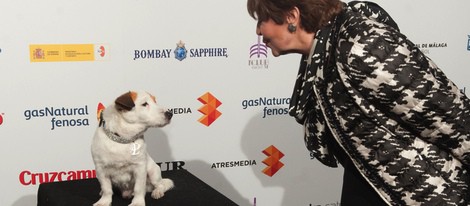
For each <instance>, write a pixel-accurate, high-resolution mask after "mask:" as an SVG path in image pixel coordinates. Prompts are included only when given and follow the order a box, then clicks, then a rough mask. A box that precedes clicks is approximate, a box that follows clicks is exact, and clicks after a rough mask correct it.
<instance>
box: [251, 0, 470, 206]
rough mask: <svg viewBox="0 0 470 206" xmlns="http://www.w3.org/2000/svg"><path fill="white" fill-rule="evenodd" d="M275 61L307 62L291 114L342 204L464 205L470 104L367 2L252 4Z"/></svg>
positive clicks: (260, 0) (262, 0)
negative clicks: (335, 178)
mask: <svg viewBox="0 0 470 206" xmlns="http://www.w3.org/2000/svg"><path fill="white" fill-rule="evenodd" d="M247 7H248V12H249V14H250V15H251V16H252V17H253V18H254V19H257V20H258V25H257V28H256V32H257V34H258V35H262V36H263V41H264V43H266V45H267V46H268V47H270V48H271V50H272V54H273V55H274V56H279V55H284V54H289V53H300V54H302V58H301V62H300V68H299V74H298V76H297V81H296V84H295V88H294V92H293V95H292V99H291V106H290V114H291V115H292V116H294V117H295V119H296V120H297V121H298V122H299V123H300V124H303V125H304V126H305V143H306V146H307V148H308V149H309V150H310V151H311V152H312V154H313V155H314V156H315V157H316V158H317V159H318V160H319V161H321V162H322V163H323V164H325V165H327V166H331V167H336V160H338V161H339V162H340V163H341V164H342V165H343V167H344V169H345V172H344V179H343V191H342V197H341V204H342V205H374V206H375V205H468V204H469V199H470V197H469V196H470V195H469V188H468V185H469V181H470V179H469V173H468V168H469V163H470V101H469V99H468V98H467V97H466V96H465V95H464V94H462V93H461V92H460V90H459V89H458V88H457V87H456V86H455V85H454V83H452V82H451V81H450V80H449V79H448V78H447V77H446V76H445V75H444V74H443V73H442V71H441V70H440V69H439V68H438V67H437V66H436V65H435V64H434V63H433V62H432V61H431V60H430V59H428V58H427V57H426V56H425V55H424V54H423V53H421V52H420V50H419V49H418V48H417V47H416V46H415V45H414V44H413V43H412V42H411V41H409V40H408V39H407V38H406V36H404V35H403V34H401V33H400V32H399V29H398V26H397V25H396V24H395V22H394V21H393V20H392V18H391V17H390V16H389V15H388V14H387V12H385V11H384V10H383V9H382V8H380V7H379V6H378V5H376V4H374V3H370V2H350V3H349V4H344V3H342V2H340V1H338V0H283V1H278V0H248V4H247Z"/></svg>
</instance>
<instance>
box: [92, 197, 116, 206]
mask: <svg viewBox="0 0 470 206" xmlns="http://www.w3.org/2000/svg"><path fill="white" fill-rule="evenodd" d="M111 201H112V199H107V198H101V199H100V200H98V202H96V203H95V204H93V206H111Z"/></svg>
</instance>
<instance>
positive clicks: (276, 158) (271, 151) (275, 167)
mask: <svg viewBox="0 0 470 206" xmlns="http://www.w3.org/2000/svg"><path fill="white" fill-rule="evenodd" d="M263 153H264V154H265V155H266V156H268V157H267V158H266V159H264V160H263V163H264V164H265V165H267V167H266V168H265V169H264V170H263V173H264V174H265V175H268V176H270V177H272V176H273V175H274V174H276V173H277V172H278V171H279V170H280V169H281V168H282V167H283V166H284V163H282V162H281V161H280V159H281V158H282V157H284V154H283V153H282V152H281V151H279V150H278V149H277V148H276V147H275V146H273V145H271V146H269V147H268V148H266V149H265V150H263Z"/></svg>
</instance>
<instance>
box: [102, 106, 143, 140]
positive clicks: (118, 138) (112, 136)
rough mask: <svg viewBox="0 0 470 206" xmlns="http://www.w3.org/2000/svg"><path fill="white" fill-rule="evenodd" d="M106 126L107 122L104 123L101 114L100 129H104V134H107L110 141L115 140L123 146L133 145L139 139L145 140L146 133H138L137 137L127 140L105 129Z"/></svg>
mask: <svg viewBox="0 0 470 206" xmlns="http://www.w3.org/2000/svg"><path fill="white" fill-rule="evenodd" d="M105 125H106V122H105V121H104V119H103V113H101V115H100V123H99V127H103V131H104V133H105V134H106V136H107V137H108V138H109V139H110V140H113V141H115V142H117V143H121V144H130V143H133V142H135V141H136V140H137V139H139V138H144V131H142V132H140V133H138V134H137V135H135V136H134V137H133V138H130V139H127V138H123V137H121V136H119V134H117V133H115V132H112V131H111V130H109V129H107V128H106V127H105Z"/></svg>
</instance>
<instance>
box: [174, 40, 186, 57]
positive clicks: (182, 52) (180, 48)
mask: <svg viewBox="0 0 470 206" xmlns="http://www.w3.org/2000/svg"><path fill="white" fill-rule="evenodd" d="M187 53H188V50H186V47H184V43H183V42H182V41H181V40H180V41H179V42H178V43H177V44H176V49H175V59H177V60H180V61H183V59H186V54H187Z"/></svg>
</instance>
